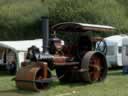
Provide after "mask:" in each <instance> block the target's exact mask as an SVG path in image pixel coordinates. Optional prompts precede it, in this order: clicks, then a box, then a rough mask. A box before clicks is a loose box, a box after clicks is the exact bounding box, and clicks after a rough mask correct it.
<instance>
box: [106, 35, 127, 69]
mask: <svg viewBox="0 0 128 96" xmlns="http://www.w3.org/2000/svg"><path fill="white" fill-rule="evenodd" d="M104 40H105V41H106V44H107V54H106V58H107V62H108V66H109V67H113V66H124V65H128V36H127V35H114V36H110V37H106V38H105V39H104Z"/></svg>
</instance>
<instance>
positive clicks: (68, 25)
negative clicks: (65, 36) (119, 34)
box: [52, 22, 115, 32]
mask: <svg viewBox="0 0 128 96" xmlns="http://www.w3.org/2000/svg"><path fill="white" fill-rule="evenodd" d="M114 29H115V28H114V27H112V26H106V25H96V24H85V23H75V22H64V23H59V24H56V25H54V26H53V27H52V31H61V32H86V31H98V32H106V31H113V30H114Z"/></svg>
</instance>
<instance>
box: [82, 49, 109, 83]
mask: <svg viewBox="0 0 128 96" xmlns="http://www.w3.org/2000/svg"><path fill="white" fill-rule="evenodd" d="M81 68H82V69H86V70H87V71H85V72H82V73H81V78H82V81H86V82H90V83H93V82H98V81H102V80H104V79H105V77H106V75H107V63H106V59H105V56H104V55H103V54H102V53H100V52H95V51H89V52H88V53H87V54H85V56H84V58H83V60H82V63H81Z"/></svg>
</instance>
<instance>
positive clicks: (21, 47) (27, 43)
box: [0, 39, 42, 51]
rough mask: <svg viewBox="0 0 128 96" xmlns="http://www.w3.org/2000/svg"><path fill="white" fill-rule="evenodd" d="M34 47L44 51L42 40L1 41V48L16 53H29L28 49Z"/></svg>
mask: <svg viewBox="0 0 128 96" xmlns="http://www.w3.org/2000/svg"><path fill="white" fill-rule="evenodd" d="M33 45H34V46H37V47H38V48H39V49H40V50H42V39H35V40H23V41H0V47H4V48H10V49H13V50H15V51H27V49H28V48H29V47H31V46H33Z"/></svg>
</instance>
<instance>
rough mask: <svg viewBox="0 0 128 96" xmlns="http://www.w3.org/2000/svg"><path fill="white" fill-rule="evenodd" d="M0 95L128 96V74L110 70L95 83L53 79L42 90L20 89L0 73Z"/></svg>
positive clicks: (9, 78) (8, 77) (10, 77)
mask: <svg viewBox="0 0 128 96" xmlns="http://www.w3.org/2000/svg"><path fill="white" fill-rule="evenodd" d="M0 75H1V77H0V96H128V91H127V90H128V75H123V74H122V71H121V70H116V71H110V72H109V73H108V77H107V78H106V80H105V81H104V82H100V83H95V84H82V83H77V84H65V85H64V84H63V85H62V84H60V83H59V82H58V81H53V82H52V84H51V85H50V86H49V88H48V89H45V90H42V91H40V92H32V91H26V90H19V89H17V88H16V87H15V82H14V81H12V80H11V79H12V78H13V77H14V76H8V75H6V74H0Z"/></svg>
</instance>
